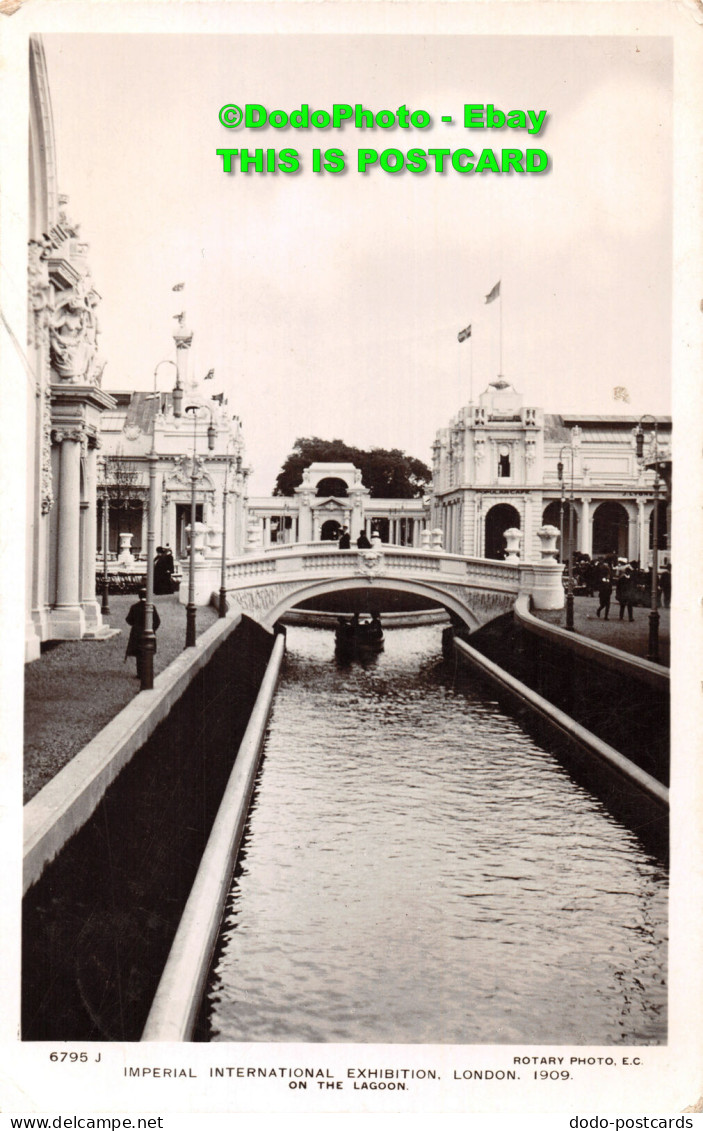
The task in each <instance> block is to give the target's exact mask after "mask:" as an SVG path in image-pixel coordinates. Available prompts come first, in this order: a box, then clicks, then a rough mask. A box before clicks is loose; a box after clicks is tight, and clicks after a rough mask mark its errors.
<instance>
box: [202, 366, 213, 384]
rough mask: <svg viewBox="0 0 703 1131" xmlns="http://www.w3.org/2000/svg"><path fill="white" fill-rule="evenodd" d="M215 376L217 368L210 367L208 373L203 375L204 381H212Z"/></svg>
mask: <svg viewBox="0 0 703 1131" xmlns="http://www.w3.org/2000/svg"><path fill="white" fill-rule="evenodd" d="M214 376H215V370H214V369H208V371H207V373H206V374H205V376H204V377H203V381H212V379H213V377H214Z"/></svg>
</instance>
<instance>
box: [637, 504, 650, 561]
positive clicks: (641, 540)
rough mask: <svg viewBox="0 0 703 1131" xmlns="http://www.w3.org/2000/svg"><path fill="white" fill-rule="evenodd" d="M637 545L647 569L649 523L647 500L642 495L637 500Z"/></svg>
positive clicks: (640, 557) (638, 555)
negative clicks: (646, 508)
mask: <svg viewBox="0 0 703 1131" xmlns="http://www.w3.org/2000/svg"><path fill="white" fill-rule="evenodd" d="M637 546H638V554H637V557H638V558H639V563H640V566H641V568H642V569H646V563H647V559H648V558H649V523H648V522H647V516H646V511H645V500H644V499H643V498H642V497H641V496H640V498H639V499H638V500H637Z"/></svg>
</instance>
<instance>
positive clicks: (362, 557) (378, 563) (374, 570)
mask: <svg viewBox="0 0 703 1131" xmlns="http://www.w3.org/2000/svg"><path fill="white" fill-rule="evenodd" d="M383 561H384V556H383V551H382V550H360V551H359V556H358V558H357V562H356V572H357V573H360V574H362V575H363V576H364V577H369V578H371V577H377V576H378V574H380V573H381V572H382V571H383Z"/></svg>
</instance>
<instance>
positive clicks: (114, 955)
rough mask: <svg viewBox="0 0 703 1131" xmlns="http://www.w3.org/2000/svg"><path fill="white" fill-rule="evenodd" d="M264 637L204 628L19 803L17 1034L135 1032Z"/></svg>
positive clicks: (245, 625) (235, 738) (186, 887)
mask: <svg viewBox="0 0 703 1131" xmlns="http://www.w3.org/2000/svg"><path fill="white" fill-rule="evenodd" d="M274 639H275V638H274V637H273V635H272V634H271V633H269V632H267V631H266V630H264V629H262V628H261V627H260V626H259V625H257V624H255V623H254V622H253V621H251V620H249V619H248V618H246V617H242V618H241V619H240V618H233V619H232V620H228V621H224V620H223V621H222V622H218V624H217V625H213V627H212V629H210V630H209V631H208V632H207V633H205V634H204V635H203V636H202V637H201V638H199V640H198V644H197V645H196V647H195V648H194V649H188V650H187V651H186V652H184V653H183V655H182V656H181V657H179V659H178V660H177V661H176V662H175V663H174V664H172V665H171V666H170V668H168V669H167V670H166V671H165V672H163V673H162V675H160V676H159V677H157V679H156V680H155V687H154V691H153V692H142V693H141V694H140V695H138V696H137V697H136V698H135V700H134V701H133V702H132V703H131V704H130V705H129V707H127V708H126V709H125V711H124V712H122V713H121V715H120V716H118V717H117V719H115V720H113V723H112V724H110V726H109V727H108V728H105V731H103V732H101V734H100V735H98V736H97V738H96V739H95V740H94V742H93V743H91V744H89V747H87V748H86V750H85V751H83V752H82V753H81V754H80V755H79V756H78V758H77V759H75V760H74V763H73V764H72V765H73V766H74V767H76V766H77V768H74V769H73V772H72V773H71V774H67V775H66V776H65V777H64V778H63V780H62V781H59V778H61V776H62V775H61V774H60V775H57V778H56V779H54V782H52V783H50V785H49V786H47V787H46V789H45V790H42V791H41V792H40V793H39V794H38V795H37V797H36V798H34V799H33V801H32V802H30V803H29V805H28V806H27V807H26V810H27V814H26V815H27V833H26V854H25V861H26V877H27V878H26V886H27V889H28V890H27V893H26V895H25V899H24V908H23V975H24V977H23V983H24V997H23V1003H22V1036H23V1038H24V1039H28V1040H138V1039H139V1038H140V1036H141V1033H142V1030H143V1027H144V1024H145V1022H146V1018H147V1014H148V1011H149V1007H150V1005H151V1002H152V999H153V997H154V994H155V993H156V989H157V986H158V983H159V979H160V977H161V974H162V971H163V968H164V965H165V963H166V959H167V957H168V953H169V949H170V947H171V944H172V941H173V938H174V935H175V933H176V929H177V927H178V924H179V921H180V919H181V916H182V914H183V909H184V907H185V905H186V901H187V899H188V896H189V893H190V891H191V888H192V885H193V881H194V879H195V876H196V874H197V870H198V867H199V865H200V862H201V859H202V856H203V852H204V851H205V847H206V844H207V842H208V838H209V836H210V833H211V829H212V826H213V822H214V820H215V817H216V814H217V810H218V807H219V805H220V802H221V799H222V796H223V793H224V792H225V788H226V785H227V781H228V779H229V777H230V774H231V771H232V766H233V763H234V760H235V756H236V753H237V750H238V747H239V745H240V742H241V740H242V737H243V735H244V732H245V730H246V727H247V724H248V722H249V718H250V715H251V712H252V708H253V706H254V703H255V701H256V698H257V695H258V693H259V689H260V686H261V682H262V679H263V676H264V672H265V670H266V667H267V664H268V661H269V657H270V654H271V650H272V648H273V644H274ZM106 731H107V732H109V733H108V734H107V735H106ZM91 748H92V749H91ZM79 759H82V763H81V762H79ZM66 769H67V770H70V769H71V767H67V768H66ZM63 773H65V771H62V774H63ZM52 787H53V788H52ZM49 790H50V791H51V792H50V793H49V794H47V791H49ZM30 806H31V807H32V808H31V810H30Z"/></svg>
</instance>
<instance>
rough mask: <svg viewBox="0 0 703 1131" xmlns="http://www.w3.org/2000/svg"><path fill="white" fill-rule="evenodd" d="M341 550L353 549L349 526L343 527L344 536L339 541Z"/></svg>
mask: <svg viewBox="0 0 703 1131" xmlns="http://www.w3.org/2000/svg"><path fill="white" fill-rule="evenodd" d="M339 548H340V550H349V549H351V538H350V537H349V527H348V526H343V527H342V535H341V537H340V539H339Z"/></svg>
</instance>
